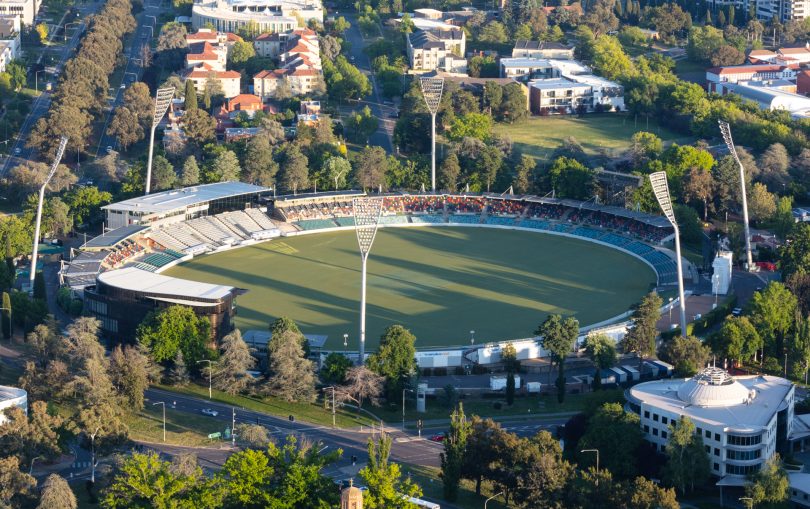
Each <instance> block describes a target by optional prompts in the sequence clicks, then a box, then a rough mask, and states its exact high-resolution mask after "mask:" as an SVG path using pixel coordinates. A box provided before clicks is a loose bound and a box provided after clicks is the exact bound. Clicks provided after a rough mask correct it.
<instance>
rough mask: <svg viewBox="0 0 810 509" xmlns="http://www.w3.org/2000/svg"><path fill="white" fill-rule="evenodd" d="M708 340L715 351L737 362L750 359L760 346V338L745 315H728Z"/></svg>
mask: <svg viewBox="0 0 810 509" xmlns="http://www.w3.org/2000/svg"><path fill="white" fill-rule="evenodd" d="M709 342H710V344H711V346H712V349H713V350H714V352H715V353H717V354H719V355H721V356H724V357H727V358H729V359H732V360H733V361H737V362H745V361H750V360H752V359H753V358H754V357H755V356H756V354H757V351H758V350H759V349H760V348H762V339H761V338H760V336H759V333H758V332H757V329H756V328H755V327H754V325H753V324H752V323H751V321H750V320H749V319H748V317H747V316H730V317H728V318H727V319H726V321H724V322H723V325H722V326H721V327H720V330H719V331H717V333H716V334H712V335H711V336H710V338H709Z"/></svg>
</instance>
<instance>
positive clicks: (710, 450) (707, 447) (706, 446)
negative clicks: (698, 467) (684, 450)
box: [703, 445, 712, 454]
mask: <svg viewBox="0 0 810 509" xmlns="http://www.w3.org/2000/svg"><path fill="white" fill-rule="evenodd" d="M703 447H704V448H705V449H706V454H711V453H712V448H711V447H709V446H708V445H704V446H703Z"/></svg>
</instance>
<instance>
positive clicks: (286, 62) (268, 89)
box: [253, 28, 323, 100]
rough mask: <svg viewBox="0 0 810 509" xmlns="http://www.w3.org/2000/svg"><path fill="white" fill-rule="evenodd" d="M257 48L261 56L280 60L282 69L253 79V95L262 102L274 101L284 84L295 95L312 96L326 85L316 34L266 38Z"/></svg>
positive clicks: (306, 31) (304, 32) (294, 33)
mask: <svg viewBox="0 0 810 509" xmlns="http://www.w3.org/2000/svg"><path fill="white" fill-rule="evenodd" d="M254 45H255V47H256V51H257V53H258V54H260V55H263V56H276V57H278V59H279V65H280V68H279V69H274V70H272V71H267V70H265V71H261V72H259V73H258V74H256V75H255V76H254V77H253V91H254V93H255V94H256V95H258V96H259V97H261V98H262V100H265V99H267V98H273V97H275V96H276V91H277V90H278V87H279V85H281V83H283V82H285V81H286V83H287V84H288V85H289V89H290V92H292V94H294V95H305V94H309V93H310V92H313V91H315V90H316V89H317V87H319V86H321V85H322V84H323V76H322V74H323V71H322V66H321V55H320V42H319V40H318V34H317V33H316V32H314V31H313V30H310V29H309V28H302V29H296V30H291V31H290V32H287V33H284V34H265V35H264V36H262V37H261V39H257V40H256V41H255V42H254Z"/></svg>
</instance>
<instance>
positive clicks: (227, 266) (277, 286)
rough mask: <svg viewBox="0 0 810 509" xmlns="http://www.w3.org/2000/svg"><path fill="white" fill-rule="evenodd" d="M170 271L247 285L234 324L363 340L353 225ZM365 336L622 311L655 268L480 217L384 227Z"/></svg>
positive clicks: (482, 337) (437, 339)
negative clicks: (286, 322) (287, 322)
mask: <svg viewBox="0 0 810 509" xmlns="http://www.w3.org/2000/svg"><path fill="white" fill-rule="evenodd" d="M166 274H167V275H170V276H175V277H180V278H187V279H193V280H198V281H206V282H211V283H220V284H228V285H232V286H236V287H239V288H245V289H247V290H248V293H246V294H245V295H242V296H240V297H239V298H238V299H237V309H238V315H237V318H236V324H237V326H238V327H239V328H240V329H241V330H242V331H243V332H244V331H245V330H249V329H266V328H267V324H268V323H269V322H270V321H272V320H273V319H275V318H277V317H279V316H285V315H286V316H289V317H291V318H293V319H294V320H295V321H296V322H297V323H298V324H299V325H300V327H301V329H302V330H303V331H304V332H305V333H311V334H326V335H328V336H329V341H328V343H327V347H329V348H339V347H340V346H341V345H342V342H343V341H342V337H343V334H344V333H348V334H349V336H350V339H349V342H350V348H352V349H356V348H357V327H358V326H357V320H358V314H359V313H358V309H359V299H360V256H359V254H358V252H357V241H356V238H355V234H354V232H353V231H343V232H327V233H319V234H315V235H307V236H302V237H297V238H286V239H279V240H274V241H271V242H265V243H262V244H258V245H255V246H249V247H245V248H241V249H236V250H233V251H228V252H224V253H217V254H212V255H206V256H203V257H201V258H198V259H195V260H192V261H191V262H188V263H186V264H183V265H181V266H178V267H174V268H172V269H170V270H169V271H167V272H166ZM368 275H369V279H368V317H367V327H366V330H367V332H366V336H367V343H368V346H369V347H372V348H373V347H374V346H375V345H376V344H377V342H378V338H379V336H380V334H381V333H382V331H383V330H384V329H385V327H387V326H389V325H391V324H403V325H405V326H406V327H408V328H409V329H411V331H413V333H414V334H415V335H416V337H417V347H420V348H424V347H433V346H447V345H460V344H465V343H468V342H469V337H470V335H469V331H470V330H475V331H476V332H475V338H476V342H478V343H482V342H487V341H495V340H503V339H514V338H522V337H529V336H531V335H532V332H533V331H534V330H535V328H536V327H537V325H538V324H539V323H540V322H542V321H543V319H545V317H546V316H547V315H548V314H550V313H561V314H564V315H571V314H573V315H575V316H576V317H577V318H578V319H579V320H580V323H581V324H583V325H584V324H591V323H596V322H599V321H602V320H605V319H608V318H611V317H613V316H616V315H618V314H620V313H622V312H624V311H626V310H627V309H628V308H630V307H631V306H632V305H633V303H635V302H636V301H638V300H639V298H640V297H641V296H642V295H643V294H644V293H646V292H647V291H649V289H650V286H651V285H652V284H653V283H654V281H655V276H654V274H653V272H652V270H651V269H650V268H649V267H648V266H647V265H645V264H643V263H642V262H640V261H638V260H636V259H635V258H633V257H631V256H628V255H626V254H623V253H621V252H619V251H617V250H615V249H611V248H607V247H603V246H599V245H595V244H591V243H588V242H585V241H580V240H575V239H569V238H564V237H559V236H553V235H548V234H541V233H533V232H523V231H515V230H502V229H485V228H463V227H460V228H435V227H434V228H432V227H426V228H393V229H392V228H389V229H383V230H380V232H379V234H378V236H377V240H376V241H375V244H374V247H373V249H372V252H371V257H370V259H369V266H368Z"/></svg>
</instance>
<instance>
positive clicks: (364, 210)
mask: <svg viewBox="0 0 810 509" xmlns="http://www.w3.org/2000/svg"><path fill="white" fill-rule="evenodd" d="M352 208H353V209H354V224H355V227H354V231H355V232H356V233H357V244H358V246H359V247H360V258H361V260H362V278H361V282H360V286H361V288H360V364H361V365H362V364H363V362H364V361H365V353H366V279H367V275H366V266H367V265H368V254H369V252H370V251H371V245H372V244H373V243H374V237H376V236H377V226H378V225H379V222H380V214H381V213H382V199H380V198H368V197H363V198H355V199H354V200H352Z"/></svg>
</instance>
